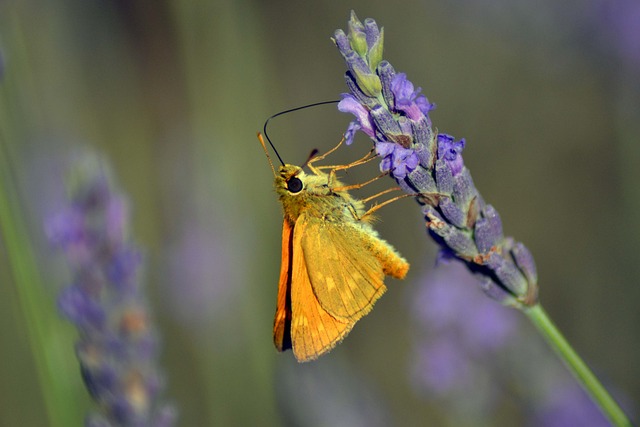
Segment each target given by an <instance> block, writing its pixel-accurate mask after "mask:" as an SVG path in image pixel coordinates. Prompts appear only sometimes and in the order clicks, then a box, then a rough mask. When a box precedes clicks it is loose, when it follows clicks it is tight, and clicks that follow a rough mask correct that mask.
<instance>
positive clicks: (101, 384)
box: [46, 157, 176, 427]
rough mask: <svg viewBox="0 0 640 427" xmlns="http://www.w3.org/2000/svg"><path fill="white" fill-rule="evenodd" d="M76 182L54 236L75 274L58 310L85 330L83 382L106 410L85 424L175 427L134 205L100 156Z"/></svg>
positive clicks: (87, 161)
mask: <svg viewBox="0 0 640 427" xmlns="http://www.w3.org/2000/svg"><path fill="white" fill-rule="evenodd" d="M70 181H71V182H70V187H71V188H70V191H69V195H70V197H69V201H68V205H67V206H66V207H65V208H64V209H63V210H62V211H61V212H59V213H58V214H57V215H55V216H53V217H51V218H49V220H48V222H47V224H46V232H47V235H48V237H49V240H50V241H51V242H52V243H53V244H54V245H55V246H56V247H58V248H59V249H60V250H62V251H63V252H64V253H65V255H66V258H67V261H68V263H69V265H70V268H71V270H72V272H73V279H72V284H71V285H69V286H67V287H66V288H65V289H63V291H62V292H61V294H60V296H59V298H58V306H59V309H60V312H61V313H62V315H63V316H64V317H66V318H67V319H68V320H69V321H70V322H72V323H73V324H74V325H75V326H76V327H77V328H78V332H79V335H80V338H79V340H78V342H77V344H76V356H77V357H78V359H79V362H80V371H81V373H82V379H83V380H84V383H85V385H86V387H87V390H88V391H89V394H90V395H91V397H92V398H93V400H95V402H96V403H97V405H98V406H99V408H100V413H95V414H92V415H90V416H89V417H88V418H87V420H86V423H85V425H86V426H95V427H98V426H127V427H129V426H131V427H134V426H135V427H142V426H160V427H165V426H166V427H168V426H172V425H174V422H175V418H176V414H175V411H174V409H173V408H172V407H171V406H169V405H166V404H163V403H161V402H160V401H159V398H160V394H161V391H162V389H163V388H164V386H163V378H162V376H161V374H160V372H159V370H158V367H157V358H158V350H159V343H158V336H157V333H156V331H155V329H154V327H153V324H152V323H151V318H150V312H149V307H148V302H147V298H146V296H145V290H144V287H143V282H142V280H141V278H140V267H141V261H142V257H141V254H140V252H139V251H138V249H137V248H136V247H135V246H134V245H133V244H132V243H131V240H130V238H129V236H128V226H129V215H128V210H127V204H126V202H125V200H124V199H123V197H122V195H120V194H118V193H117V192H114V189H113V187H112V185H111V182H110V180H109V178H108V176H107V173H106V172H105V170H104V168H103V165H102V164H101V163H100V161H98V160H97V159H96V158H94V157H85V158H82V159H81V161H80V162H79V164H78V166H77V167H76V169H75V170H74V174H73V176H72V179H71V180H70Z"/></svg>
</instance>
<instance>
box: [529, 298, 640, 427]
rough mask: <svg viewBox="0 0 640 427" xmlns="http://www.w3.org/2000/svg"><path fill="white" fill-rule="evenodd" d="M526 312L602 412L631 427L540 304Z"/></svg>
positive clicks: (621, 424) (620, 423)
mask: <svg viewBox="0 0 640 427" xmlns="http://www.w3.org/2000/svg"><path fill="white" fill-rule="evenodd" d="M524 312H525V313H526V314H527V316H529V319H531V321H532V322H533V324H534V325H535V326H536V327H537V328H538V330H539V331H540V333H541V334H542V335H543V336H544V338H545V339H546V340H547V342H548V343H549V345H550V346H551V347H552V348H553V349H554V350H555V352H556V353H557V354H558V356H559V357H560V359H562V360H563V361H564V363H565V364H566V365H567V367H568V368H569V370H570V371H571V373H572V374H573V375H574V376H575V377H576V379H577V380H578V381H579V382H580V384H581V385H582V387H583V388H584V389H585V390H586V391H587V393H589V395H590V396H591V399H592V400H593V401H594V402H595V403H597V404H598V406H600V409H601V410H602V412H603V413H604V414H605V415H606V416H607V418H608V419H609V421H611V423H612V424H613V425H615V426H631V421H629V418H627V416H626V415H625V414H624V412H623V411H622V409H621V408H620V406H619V405H618V404H617V403H616V401H615V400H613V398H612V397H611V395H610V394H609V392H607V390H606V389H605V388H604V387H603V386H602V384H600V381H598V379H597V378H596V376H595V375H594V374H593V372H591V370H590V369H589V367H588V366H587V365H586V364H585V363H584V362H583V361H582V359H581V358H580V356H578V354H577V353H576V352H575V351H574V350H573V348H572V347H571V345H569V343H568V342H567V340H566V339H565V338H564V336H563V335H562V334H561V333H560V331H559V330H558V328H556V326H555V325H554V324H553V322H552V321H551V319H549V316H547V313H546V312H545V311H544V309H543V308H542V306H541V305H540V304H537V305H535V306H533V307H530V308H527V309H525V310H524Z"/></svg>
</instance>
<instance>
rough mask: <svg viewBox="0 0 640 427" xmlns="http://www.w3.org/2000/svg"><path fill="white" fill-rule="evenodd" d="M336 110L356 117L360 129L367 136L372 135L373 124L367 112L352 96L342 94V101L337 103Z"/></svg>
mask: <svg viewBox="0 0 640 427" xmlns="http://www.w3.org/2000/svg"><path fill="white" fill-rule="evenodd" d="M338 110H340V111H342V112H343V113H351V114H353V115H354V116H356V119H357V120H358V123H359V124H360V129H361V130H362V131H363V132H364V133H366V134H367V135H369V136H373V135H374V129H373V123H372V122H371V119H370V117H369V111H368V110H367V109H366V108H364V107H363V106H362V105H361V104H360V103H359V102H358V100H357V99H356V98H355V97H354V96H353V95H351V94H347V93H345V94H342V99H341V100H340V102H339V103H338Z"/></svg>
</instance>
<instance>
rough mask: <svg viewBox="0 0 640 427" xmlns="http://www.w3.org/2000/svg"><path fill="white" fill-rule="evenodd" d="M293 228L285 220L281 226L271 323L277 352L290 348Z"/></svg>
mask: <svg viewBox="0 0 640 427" xmlns="http://www.w3.org/2000/svg"><path fill="white" fill-rule="evenodd" d="M292 245H293V227H291V225H289V222H288V221H287V220H286V219H285V220H284V222H283V224H282V262H281V264H280V280H279V282H278V302H277V305H276V316H275V319H274V321H273V342H274V343H275V345H276V348H277V349H278V350H279V351H285V350H288V349H290V348H291V333H290V330H291V292H290V290H291V255H292Z"/></svg>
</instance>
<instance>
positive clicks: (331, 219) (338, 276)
mask: <svg viewBox="0 0 640 427" xmlns="http://www.w3.org/2000/svg"><path fill="white" fill-rule="evenodd" d="M265 127H266V126H265ZM258 139H259V140H260V143H261V144H262V147H263V148H264V150H265V153H266V154H267V159H268V161H269V164H270V165H271V169H272V170H273V173H274V175H275V189H276V193H277V194H278V196H279V198H280V202H281V203H282V207H283V210H284V221H283V224H282V264H281V267H280V280H279V283H278V299H277V306H276V314H275V320H274V324H273V340H274V343H275V346H276V348H277V349H278V350H279V351H285V350H288V349H292V350H293V354H294V355H295V357H296V359H297V360H298V361H299V362H306V361H309V360H313V359H316V358H317V357H318V356H320V355H322V354H324V353H326V352H328V351H330V350H331V349H332V348H333V347H335V346H336V344H337V343H339V342H340V341H341V340H343V339H344V337H345V336H346V335H347V334H348V333H349V332H350V331H351V329H352V328H353V326H354V325H355V324H356V322H357V321H358V320H360V319H361V318H362V317H363V316H364V315H366V314H367V313H369V311H371V308H372V307H373V304H374V303H375V302H376V300H377V299H378V298H380V297H381V296H382V294H383V293H384V292H385V291H386V286H385V285H384V278H385V276H392V277H395V278H398V279H402V278H404V277H405V275H406V274H407V271H408V270H409V264H408V263H407V261H406V260H405V259H404V258H402V257H401V256H400V254H398V252H396V250H395V249H394V248H393V247H392V246H391V245H389V244H388V243H387V242H385V241H384V240H382V239H381V238H380V237H379V236H378V233H377V232H376V231H375V230H374V229H373V227H372V226H371V222H372V219H373V217H372V215H371V214H372V213H373V212H374V211H375V210H377V209H378V208H380V207H382V206H384V205H386V204H387V203H389V202H391V201H393V200H395V199H392V200H388V201H386V202H384V203H381V204H379V205H377V206H374V207H373V208H371V209H369V210H366V209H365V202H366V201H369V200H371V199H373V198H375V197H377V196H379V195H381V194H385V193H387V192H389V191H391V190H387V191H383V192H381V193H378V194H376V195H374V196H372V197H369V198H368V199H364V200H358V199H356V198H354V197H352V196H351V195H350V194H349V192H348V190H350V189H356V188H360V187H362V186H364V185H366V184H368V183H369V182H372V181H374V180H376V179H377V178H379V177H380V176H378V177H376V178H374V179H372V180H370V181H368V182H365V183H363V184H356V185H351V186H345V185H344V184H342V183H341V182H340V181H339V180H338V179H337V178H336V172H337V171H339V170H346V169H348V168H351V167H353V166H356V165H359V164H362V163H365V162H367V161H369V160H372V159H373V158H375V155H373V154H372V153H371V152H370V153H368V154H367V156H365V157H363V158H362V159H360V160H358V161H355V162H353V163H350V164H347V165H340V166H319V167H317V166H314V163H315V162H317V161H318V160H321V159H323V158H324V157H326V156H327V155H328V154H330V153H332V152H333V151H335V150H336V149H337V148H338V147H339V146H340V143H342V141H341V142H340V143H339V144H338V145H337V146H336V147H335V148H334V149H332V150H330V151H329V152H327V153H325V154H324V155H322V156H317V157H313V154H315V153H312V156H311V157H310V158H309V160H308V161H307V162H306V163H305V165H303V167H304V166H307V167H308V169H309V170H310V172H311V173H310V174H307V173H305V172H304V171H303V167H300V166H295V165H290V164H284V162H282V166H280V167H279V168H278V170H277V171H276V170H275V168H274V166H273V163H272V162H271V159H270V157H269V155H268V153H267V148H266V146H265V143H264V140H263V139H262V135H261V134H258ZM269 142H271V141H269ZM271 146H272V147H273V144H271ZM276 155H277V152H276ZM278 158H279V159H280V156H279V155H278ZM325 170H326V171H327V172H324V171H325ZM381 176H382V175H381ZM400 197H402V196H400Z"/></svg>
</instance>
